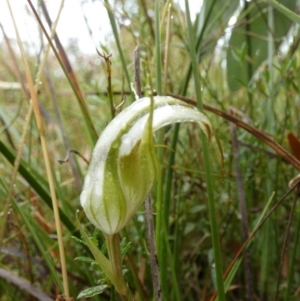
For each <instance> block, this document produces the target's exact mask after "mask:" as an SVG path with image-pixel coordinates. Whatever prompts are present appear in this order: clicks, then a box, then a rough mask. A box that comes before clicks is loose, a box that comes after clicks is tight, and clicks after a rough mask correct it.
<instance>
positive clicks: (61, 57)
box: [27, 0, 98, 143]
mask: <svg viewBox="0 0 300 301" xmlns="http://www.w3.org/2000/svg"><path fill="white" fill-rule="evenodd" d="M27 1H28V3H29V5H30V7H31V9H32V11H33V13H34V15H35V17H36V19H37V21H38V23H39V25H40V27H41V29H42V30H43V33H44V34H45V36H46V38H47V39H48V41H49V43H50V45H51V47H52V50H53V51H54V53H55V56H56V57H57V59H58V61H59V63H60V64H61V66H62V68H63V71H64V72H65V74H66V75H67V79H68V80H69V83H70V85H71V87H72V89H73V91H74V93H75V95H76V97H77V100H78V103H79V106H80V108H81V111H82V113H83V116H84V120H85V122H86V124H87V127H88V130H89V133H90V136H91V138H92V140H93V142H94V143H96V141H97V139H98V134H97V132H96V130H95V128H94V125H93V122H92V120H91V117H90V115H89V113H88V108H87V105H86V103H85V99H84V95H83V93H82V91H81V88H80V86H79V83H78V80H77V77H76V75H75V73H74V71H73V68H72V66H71V63H70V61H69V59H68V56H67V54H66V52H65V50H64V48H63V46H62V44H61V43H60V40H59V38H58V36H57V34H56V33H55V35H54V41H55V44H56V47H57V49H58V53H57V51H56V49H55V47H53V44H52V42H51V39H49V36H48V34H47V31H46V29H45V27H44V25H43V23H42V22H41V19H40V18H39V16H38V14H37V12H36V10H35V8H34V6H33V5H32V3H31V1H30V0H27ZM41 7H42V10H43V13H44V16H45V18H46V20H47V23H48V25H49V27H50V28H51V26H52V21H51V19H50V16H49V14H48V10H47V7H46V5H45V3H44V1H41Z"/></svg>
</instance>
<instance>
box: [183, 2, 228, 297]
mask: <svg viewBox="0 0 300 301" xmlns="http://www.w3.org/2000/svg"><path fill="white" fill-rule="evenodd" d="M185 10H186V19H187V27H188V37H189V46H190V47H189V48H190V56H191V61H192V66H193V74H194V82H195V90H196V97H197V107H198V109H199V110H200V111H202V112H203V103H202V95H201V88H200V74H199V70H198V63H197V57H196V50H195V44H194V32H193V26H192V22H191V16H190V9H189V1H188V0H185ZM201 141H202V148H203V159H204V166H205V173H206V184H207V194H208V206H209V217H210V227H211V235H212V244H213V249H214V260H215V271H216V280H217V289H218V297H219V300H220V301H225V292H224V283H223V269H222V261H221V249H220V242H219V233H218V224H217V219H216V209H215V199H214V188H213V179H212V175H211V163H210V156H209V148H208V141H207V138H206V136H205V134H204V133H203V132H202V131H201Z"/></svg>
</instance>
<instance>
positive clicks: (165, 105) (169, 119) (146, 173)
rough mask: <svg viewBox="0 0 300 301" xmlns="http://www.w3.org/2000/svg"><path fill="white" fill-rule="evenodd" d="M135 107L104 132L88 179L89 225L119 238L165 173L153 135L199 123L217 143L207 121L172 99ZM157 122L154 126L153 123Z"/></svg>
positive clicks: (162, 98) (142, 101) (147, 100)
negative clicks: (161, 172) (176, 125)
mask: <svg viewBox="0 0 300 301" xmlns="http://www.w3.org/2000/svg"><path fill="white" fill-rule="evenodd" d="M150 104H151V98H150V97H145V98H141V99H139V100H137V101H135V102H134V103H133V104H131V105H130V106H129V107H127V108H126V109H125V110H124V111H122V112H121V113H120V114H119V115H117V116H116V117H115V118H114V119H113V120H112V121H111V122H110V123H109V124H108V126H107V127H106V128H105V130H104V131H103V132H102V134H101V136H100V138H99V140H98V142H97V144H96V146H95V149H94V151H93V154H92V159H91V162H90V166H89V169H88V172H87V174H86V177H85V181H84V185H83V190H82V193H81V195H80V203H81V206H82V207H83V209H84V211H85V213H86V215H87V217H88V219H89V220H90V221H91V223H92V224H94V225H95V226H96V227H97V228H98V229H100V230H101V231H103V232H104V233H105V234H107V235H113V234H115V233H118V232H119V231H120V230H121V229H122V228H123V227H125V226H126V224H127V223H128V222H129V221H130V220H131V218H132V216H133V215H134V214H135V213H136V211H137V210H138V208H139V207H140V206H141V204H142V203H143V202H144V200H145V199H146V197H147V196H148V194H149V193H150V191H151V189H152V187H153V185H154V184H155V181H156V179H157V174H158V171H159V165H158V161H157V158H156V153H155V149H154V142H153V132H155V131H156V130H158V129H160V128H162V127H164V126H166V125H169V124H172V123H177V122H196V123H198V124H199V126H200V128H201V129H202V130H203V131H204V133H205V134H206V135H207V137H208V139H210V137H211V131H212V130H211V125H210V122H209V120H208V119H207V117H206V116H205V115H204V114H202V113H201V112H200V111H199V110H198V109H197V108H194V107H192V106H190V105H188V104H186V103H184V102H182V101H180V100H178V99H175V98H172V97H168V96H156V97H153V114H150V113H149V112H150ZM151 119H152V120H151Z"/></svg>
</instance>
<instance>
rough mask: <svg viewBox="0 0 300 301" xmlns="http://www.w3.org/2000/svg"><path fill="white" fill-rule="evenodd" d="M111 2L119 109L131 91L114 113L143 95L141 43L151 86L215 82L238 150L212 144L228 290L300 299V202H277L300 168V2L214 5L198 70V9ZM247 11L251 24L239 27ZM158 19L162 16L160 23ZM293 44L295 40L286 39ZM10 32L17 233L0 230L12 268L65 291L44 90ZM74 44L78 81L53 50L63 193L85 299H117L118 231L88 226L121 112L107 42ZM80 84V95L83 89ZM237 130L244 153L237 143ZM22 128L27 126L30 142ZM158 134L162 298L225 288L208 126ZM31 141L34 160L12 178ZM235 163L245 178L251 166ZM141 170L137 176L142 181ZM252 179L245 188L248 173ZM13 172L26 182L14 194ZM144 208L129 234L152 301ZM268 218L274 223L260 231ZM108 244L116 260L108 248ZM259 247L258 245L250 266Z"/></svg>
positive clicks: (50, 117) (183, 88)
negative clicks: (86, 204)
mask: <svg viewBox="0 0 300 301" xmlns="http://www.w3.org/2000/svg"><path fill="white" fill-rule="evenodd" d="M104 2H105V3H106V4H108V3H109V4H110V6H108V5H107V6H105V7H104V6H103V9H107V12H108V14H109V19H110V23H111V25H112V28H113V34H114V35H113V38H112V39H108V42H107V43H104V42H103V41H102V42H101V45H100V44H99V47H98V49H101V51H105V52H106V53H107V54H108V53H112V57H111V66H110V67H111V74H110V75H111V93H112V95H113V102H114V105H115V107H117V106H118V105H119V104H120V103H122V101H123V100H124V99H125V96H126V95H127V99H126V101H125V104H122V105H121V106H120V107H118V109H116V112H115V113H116V114H118V113H119V112H120V111H121V110H124V108H125V107H127V106H128V105H129V104H130V103H131V102H132V100H133V97H132V96H131V95H132V92H131V90H130V82H134V68H133V65H134V61H133V53H134V49H135V48H136V46H137V45H139V47H140V57H141V64H140V67H141V74H140V76H141V86H142V91H143V92H144V93H147V92H148V91H149V90H151V89H152V88H151V87H155V88H156V89H157V90H159V89H161V91H163V92H162V93H164V94H165V93H171V94H177V95H178V96H188V97H190V98H192V99H196V97H195V95H196V91H197V90H198V88H199V89H200V90H201V98H202V100H203V104H204V110H205V114H206V115H207V116H208V118H209V120H210V121H211V123H212V126H213V128H214V131H215V137H217V138H218V139H219V141H220V144H221V146H222V149H223V156H224V161H223V160H222V156H221V155H220V151H219V149H218V146H217V143H216V141H215V140H214V139H213V141H212V142H211V143H210V144H209V148H208V152H209V156H210V158H211V176H210V177H211V179H212V180H213V194H214V198H213V200H214V206H215V213H213V214H214V217H215V219H216V225H217V228H218V232H219V241H220V246H221V254H220V255H217V257H218V258H217V260H219V261H220V262H221V265H222V269H223V271H224V273H225V274H226V276H225V278H224V281H223V285H224V289H225V292H226V295H225V299H226V300H241V301H244V300H246V301H248V300H274V299H275V295H276V294H277V297H276V298H277V300H285V301H290V300H298V299H299V287H298V286H299V285H298V283H299V278H300V273H299V269H297V267H298V266H299V264H300V257H299V251H298V250H299V228H300V214H299V212H300V210H299V206H298V204H297V202H296V203H295V202H294V199H293V198H294V197H293V195H292V194H290V195H287V196H285V197H284V199H283V201H281V202H278V201H279V200H280V199H281V197H282V196H284V195H285V193H286V192H287V191H288V183H289V181H290V180H291V179H292V178H293V177H294V176H295V175H296V174H297V170H296V168H297V166H300V165H299V161H297V160H295V161H293V162H291V160H290V159H289V158H290V157H289V156H287V155H286V154H287V153H285V150H289V144H288V139H287V134H288V133H290V132H293V133H294V134H295V136H296V137H298V138H299V137H300V130H299V129H300V126H299V125H300V119H299V115H300V98H299V86H300V82H299V79H300V71H299V70H300V68H299V64H300V62H299V49H298V48H299V47H298V43H299V39H300V38H299V37H300V31H299V29H298V28H297V27H296V26H295V22H299V16H298V15H297V14H296V13H295V3H296V1H294V0H293V1H280V3H279V1H275V0H269V1H246V2H245V3H246V5H245V6H243V7H240V6H239V5H240V1H224V0H211V1H204V2H205V4H204V6H203V9H202V10H201V13H200V14H198V15H196V19H195V20H193V24H192V31H191V32H192V34H193V35H194V43H195V53H196V59H198V62H196V64H195V62H194V65H197V68H196V69H197V70H198V71H199V79H198V80H196V82H195V81H194V78H193V76H195V74H196V72H195V66H194V72H192V67H191V66H192V60H191V57H192V55H191V51H190V50H189V47H190V46H191V44H190V39H189V38H188V36H187V23H186V16H185V12H184V11H183V10H182V8H181V7H180V6H179V5H178V4H177V2H175V1H173V3H172V7H171V14H170V16H168V13H167V7H166V6H165V4H166V3H165V2H164V1H156V5H157V6H156V13H155V5H154V2H153V1H149V0H141V1H121V0H115V1H104ZM190 2H192V1H190ZM90 3H92V1H90ZM84 5H85V4H83V7H84ZM268 5H274V10H273V13H274V22H273V24H274V29H273V31H272V32H270V28H269V25H268V21H270V20H269V19H268V18H270V16H269V14H268V12H267V10H268ZM282 5H284V6H282ZM199 9H200V7H199ZM164 12H165V13H164ZM66 13H69V12H66ZM233 15H234V16H235V17H236V20H237V21H236V23H235V24H234V25H232V23H231V25H229V22H232V20H233V19H234V18H233V19H232V17H233ZM26 17H29V16H26ZM158 19H159V26H157V25H158V23H155V22H156V21H157V20H158ZM124 20H127V21H128V20H129V21H130V22H125V21H124ZM87 21H88V16H87ZM168 25H170V36H169V38H170V39H168V31H167V28H168ZM232 26H233V28H232ZM67 30H69V29H67ZM231 30H232V34H231V36H229V34H230V31H231ZM289 30H290V32H289ZM4 31H5V28H4ZM191 32H190V34H191ZM288 32H289V33H288ZM157 33H159V34H160V36H159V37H158V36H157ZM270 33H272V35H271V34H270ZM58 35H59V32H58ZM268 36H269V37H271V36H272V38H273V41H274V43H273V44H274V45H273V47H274V48H273V49H270V48H271V46H270V44H268V42H267V38H268ZM282 41H287V42H285V44H282ZM159 42H160V43H159ZM227 42H228V43H227ZM8 43H9V41H6V42H5V41H2V42H1V51H0V60H1V62H2V63H1V64H0V78H1V81H0V120H1V125H0V133H1V136H0V199H1V205H2V206H1V208H3V209H1V212H0V213H1V214H0V226H1V228H2V227H3V226H4V225H3V221H4V218H3V217H4V215H5V214H6V213H5V212H6V211H5V208H6V204H8V206H7V209H8V210H7V214H6V217H7V219H6V224H5V229H6V230H5V232H4V236H3V239H2V241H1V242H0V244H1V247H0V261H1V267H0V268H1V269H0V271H1V270H2V269H5V270H6V271H8V272H9V273H10V274H11V275H17V276H18V277H19V278H20V279H22V280H23V281H24V283H31V284H32V285H34V286H35V288H37V289H39V290H40V291H42V292H43V293H45V294H46V295H48V296H49V298H50V299H52V300H55V299H56V298H57V296H58V295H60V294H63V291H64V286H63V281H62V275H61V266H62V263H61V260H60V258H61V256H60V252H59V248H58V240H57V228H56V225H55V223H54V213H53V205H52V200H51V193H50V188H49V182H50V179H49V178H48V176H47V174H46V168H45V162H44V159H43V155H42V152H43V150H42V148H41V145H40V137H41V132H40V129H39V127H38V126H37V124H36V121H35V118H34V116H31V117H30V122H29V126H28V127H27V126H26V118H27V113H28V109H29V100H30V95H29V93H28V83H27V81H26V80H25V79H24V78H25V75H24V72H23V63H22V57H21V55H20V54H19V51H17V50H16V47H15V46H16V45H15V44H13V41H10V43H12V44H13V47H12V48H11V50H9V44H8ZM155 43H156V44H157V43H159V44H160V45H155ZM28 45H29V44H28ZM65 46H66V45H63V47H65ZM71 46H72V47H69V48H66V49H65V53H66V55H67V56H68V57H70V58H71V59H70V62H71V64H72V67H73V68H72V70H73V73H72V72H71V73H69V77H70V76H71V78H72V76H75V77H76V79H77V83H78V87H79V88H80V89H79V90H78V88H74V86H72V85H71V84H70V81H68V80H67V79H66V75H65V74H64V72H62V70H61V67H60V65H59V63H58V60H57V57H55V55H53V54H50V56H49V58H48V65H47V67H46V69H45V73H43V74H44V75H43V77H42V78H41V80H40V85H39V91H38V100H39V105H40V110H41V113H42V117H43V123H44V126H45V136H46V140H47V151H48V154H49V158H50V162H51V166H50V167H51V170H52V172H53V179H54V190H55V193H56V195H57V196H58V200H59V215H60V219H61V225H62V230H63V231H62V236H63V242H64V247H65V254H66V255H65V257H66V267H67V272H68V284H69V287H70V296H71V297H73V298H74V299H75V298H78V299H81V300H85V299H86V298H90V300H99V301H104V300H117V298H118V297H117V296H116V292H115V291H114V290H113V288H112V284H111V280H109V277H108V276H109V275H110V268H111V267H110V263H109V262H108V261H107V258H108V257H109V254H108V253H109V251H108V247H107V243H106V241H105V237H104V235H103V234H102V233H101V232H99V231H95V230H94V227H93V226H92V225H90V224H89V222H88V220H87V219H86V217H85V215H84V213H83V211H82V209H81V207H80V203H79V195H80V193H81V185H82V182H83V179H84V175H85V174H86V171H87V169H88V162H86V161H85V160H87V161H89V160H90V158H91V152H92V149H93V145H94V142H93V141H95V140H96V138H97V135H98V134H99V135H100V134H101V132H102V131H103V130H104V128H105V127H106V126H107V124H108V123H109V122H110V119H111V105H110V102H109V96H108V93H107V91H106V86H107V74H106V65H105V62H104V61H103V59H102V58H101V57H99V56H98V54H97V53H96V50H95V54H94V56H93V55H90V56H87V55H85V54H84V53H80V51H78V50H77V51H75V50H76V47H74V45H71ZM75 46H76V45H75ZM166 46H168V47H167V48H165V47H166ZM282 46H284V47H282ZM282 49H284V51H282ZM269 50H273V51H269ZM272 53H273V54H272ZM26 58H27V60H28V63H29V68H30V72H31V74H32V75H33V76H35V72H36V69H37V65H39V62H40V60H39V57H38V56H37V55H35V54H34V53H33V52H32V51H28V53H26ZM157 60H160V61H159V64H157ZM265 62H267V65H266V64H265ZM62 63H63V64H64V63H65V62H64V61H63V62H62ZM67 71H70V69H68V70H67ZM165 76H166V80H164V77H165ZM69 80H70V79H69ZM3 82H15V83H20V84H21V85H20V86H21V88H18V90H16V89H15V88H13V86H11V87H10V88H7V87H6V88H5V85H4V84H3ZM73 85H74V82H73ZM22 86H23V88H22ZM76 89H77V90H76ZM74 90H76V91H74ZM78 91H81V92H82V95H81V96H80V95H78V93H80V92H78ZM189 101H190V99H189ZM193 104H194V105H196V103H195V102H194V103H193ZM209 106H210V107H209ZM211 107H212V108H211ZM228 112H230V114H228ZM232 122H234V123H235V124H236V129H235V130H233V129H232V128H231V123H232ZM94 129H96V131H97V133H98V134H96V132H95V130H94ZM245 129H247V130H245ZM234 131H235V133H236V137H237V144H238V150H237V151H234V149H233V139H232V137H233V132H234ZM23 132H25V133H26V135H25V139H24V145H23V147H22V150H20V147H19V145H20V142H21V137H22V135H23ZM267 138H268V139H269V140H268V141H269V142H270V141H271V142H276V143H277V145H278V146H281V147H282V148H283V151H282V148H280V149H279V148H278V147H276V144H274V143H273V144H272V145H273V147H271V146H270V144H268V145H269V146H266V143H267ZM154 144H155V149H156V150H158V151H159V160H160V169H159V171H160V172H159V175H158V176H159V177H160V185H161V187H160V188H157V189H154V191H152V193H151V195H152V199H153V200H152V208H153V212H152V213H150V214H149V215H150V216H151V217H153V219H154V224H155V225H154V226H155V230H158V232H159V233H158V234H157V233H156V234H157V237H155V236H154V237H152V240H153V241H155V242H157V243H158V245H157V246H156V247H157V254H155V255H157V257H156V258H158V267H159V269H160V274H161V275H162V277H161V279H162V283H161V287H162V291H163V300H187V301H193V300H211V298H212V296H213V295H214V294H215V290H216V289H217V269H216V266H215V263H216V258H215V256H216V255H215V254H218V253H215V252H214V246H213V242H212V236H213V233H212V230H211V218H210V212H209V209H208V207H209V206H208V204H209V201H208V199H209V197H208V192H207V184H208V183H207V180H206V176H205V164H206V162H205V160H204V159H203V152H204V148H203V143H202V141H201V138H200V135H199V128H198V126H197V125H194V124H189V125H188V124H182V125H180V127H179V126H178V125H175V126H168V127H166V128H165V130H164V131H162V132H160V133H159V135H158V136H157V138H155V139H154ZM70 150H73V152H69V151H70ZM19 151H20V152H21V153H20V154H21V161H20V164H19V166H18V168H17V174H16V178H15V179H13V177H12V174H13V167H14V164H16V158H17V154H18V152H19ZM66 155H67V158H66V159H64V158H65V157H66ZM298 155H299V154H298ZM58 160H60V161H61V162H64V163H63V164H60V163H59V162H58ZM236 162H237V163H238V166H239V168H240V171H241V175H242V177H241V176H239V175H238V172H237V168H236V165H235V164H234V163H236ZM297 162H298V163H297ZM134 163H137V162H134ZM297 164H298V165H297ZM131 167H132V166H131ZM145 169H146V168H145ZM139 177H140V175H138V174H135V179H136V181H138V178H139ZM238 178H239V179H240V180H241V182H242V185H238V184H237V179H238ZM11 184H12V187H13V193H12V196H11V197H10V198H9V199H8V200H6V199H7V196H8V190H9V187H10V185H11ZM159 189H161V192H160V191H159ZM240 189H242V190H243V191H244V195H245V202H244V206H245V208H246V211H247V217H246V218H245V216H244V215H243V214H242V209H241V203H240V201H241V194H240ZM158 200H159V201H158ZM275 204H276V207H274V208H273V206H274V205H275ZM294 204H295V205H294ZM271 208H273V209H274V211H271V210H273V209H271ZM78 210H79V212H78V219H79V221H80V223H81V224H82V225H84V226H83V227H84V229H86V230H85V231H84V230H82V231H84V232H82V233H83V234H82V235H81V234H80V229H79V226H78V225H77V224H76V222H75V220H76V214H77V211H78ZM144 211H145V209H144V207H141V208H139V211H138V212H137V214H136V215H135V216H134V219H133V220H132V221H130V222H129V224H128V225H127V226H126V227H125V228H124V229H123V230H122V232H121V234H120V235H121V257H122V258H123V266H122V272H123V273H124V277H125V280H126V282H127V283H128V286H129V288H130V290H131V292H132V295H134V296H136V299H137V300H143V301H148V300H154V299H155V297H154V296H155V291H154V288H153V281H152V275H151V264H152V263H151V256H150V246H149V243H148V239H147V233H148V230H149V227H148V226H147V225H146V223H145V220H146V217H145V215H144V213H145V212H144ZM269 213H271V214H269ZM265 219H266V223H264V226H262V227H260V222H262V221H265ZM245 221H247V222H248V229H247V231H248V233H252V232H253V231H254V230H255V233H254V234H253V236H251V237H250V239H249V242H246V243H245V244H246V245H247V249H244V250H243V251H241V252H240V256H238V257H237V259H236V261H234V262H232V260H233V259H234V257H235V255H236V254H238V252H239V251H240V248H241V246H242V245H243V243H244V242H245V239H246V238H245V235H244V230H243V229H244V228H243V227H245V223H244V222H245ZM247 231H246V232H247ZM0 232H1V231H0ZM87 233H91V235H89V234H87ZM154 235H155V234H154ZM83 237H84V239H82V238H83ZM285 244H286V247H285V248H283V246H284V245H285ZM99 249H100V250H101V252H102V253H101V254H102V255H103V254H104V255H103V257H104V258H103V257H102V256H101V255H99V254H98V251H99ZM247 250H248V251H249V252H248V253H247ZM266 250H267V251H266ZM92 253H94V254H96V256H95V257H96V258H97V260H95V258H94V257H93V254H92ZM247 254H250V255H249V256H250V269H249V264H248V265H247V260H248V259H249V258H248V259H247V256H248V255H247ZM99 256H100V257H101V258H100V259H99ZM99 261H100V262H102V266H104V269H103V268H101V265H99ZM229 267H231V269H229ZM104 271H105V272H106V273H104ZM249 275H250V276H251V277H252V280H250V281H249V277H248V276H249ZM110 276H111V275H110ZM0 277H1V278H0V300H1V301H2V300H3V301H4V300H33V297H32V296H31V295H30V292H27V291H26V290H24V289H22V286H21V285H20V284H16V283H13V282H11V281H10V280H11V279H12V278H13V277H11V278H8V277H3V276H2V274H1V273H0ZM111 278H112V279H113V281H114V282H116V283H118V280H116V279H114V277H113V276H111ZM219 281H220V280H219ZM249 286H250V289H249ZM249 293H250V295H251V296H252V299H251V298H250V297H249ZM215 297H216V298H217V296H216V294H215ZM219 300H220V298H219Z"/></svg>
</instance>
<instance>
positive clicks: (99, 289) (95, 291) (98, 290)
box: [77, 284, 107, 299]
mask: <svg viewBox="0 0 300 301" xmlns="http://www.w3.org/2000/svg"><path fill="white" fill-rule="evenodd" d="M106 288H107V285H105V284H103V285H97V286H93V287H89V288H87V289H85V290H84V291H82V292H81V293H80V294H79V295H78V296H77V299H80V298H91V297H94V296H96V295H99V294H102V293H103V292H104V290H105V289H106Z"/></svg>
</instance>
